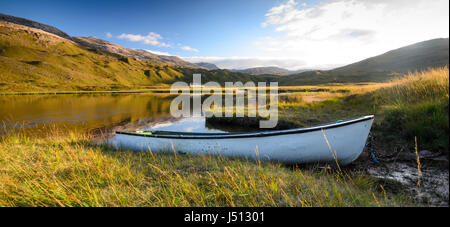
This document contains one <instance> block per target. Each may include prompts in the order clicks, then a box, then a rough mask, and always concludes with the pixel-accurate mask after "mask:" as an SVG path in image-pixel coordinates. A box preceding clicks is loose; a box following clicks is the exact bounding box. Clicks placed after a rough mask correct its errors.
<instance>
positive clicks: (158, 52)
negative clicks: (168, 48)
mask: <svg viewBox="0 0 450 227" xmlns="http://www.w3.org/2000/svg"><path fill="white" fill-rule="evenodd" d="M145 51H147V52H149V53H152V54H157V55H164V56H173V55H172V54H169V53H168V52H162V51H157V50H145Z"/></svg>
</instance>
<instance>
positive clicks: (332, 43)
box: [254, 0, 449, 66]
mask: <svg viewBox="0 0 450 227" xmlns="http://www.w3.org/2000/svg"><path fill="white" fill-rule="evenodd" d="M261 26H262V27H263V28H273V29H274V31H275V32H276V35H274V36H268V37H260V38H259V39H257V40H256V41H255V42H254V44H255V45H256V47H257V48H258V50H259V52H260V53H259V54H260V56H270V57H272V58H289V59H303V60H304V62H305V64H306V65H307V66H317V65H324V64H335V65H342V64H348V63H352V62H355V61H358V60H362V59H365V58H368V57H371V56H375V55H378V54H382V53H384V52H386V51H389V50H392V49H395V48H399V47H402V46H405V45H409V44H413V43H416V42H420V41H424V40H428V39H433V38H442V37H448V36H449V28H448V27H449V1H448V0H434V1H427V0H415V1H414V2H412V1H408V0H379V1H369V0H359V1H357V0H334V1H326V2H323V3H319V4H318V5H314V6H311V5H308V6H307V7H306V5H303V4H299V3H298V2H296V1H295V0H289V1H287V2H285V3H283V4H281V5H279V6H276V7H273V8H271V9H270V10H268V12H267V14H266V19H265V21H264V22H263V23H262V24H261Z"/></svg>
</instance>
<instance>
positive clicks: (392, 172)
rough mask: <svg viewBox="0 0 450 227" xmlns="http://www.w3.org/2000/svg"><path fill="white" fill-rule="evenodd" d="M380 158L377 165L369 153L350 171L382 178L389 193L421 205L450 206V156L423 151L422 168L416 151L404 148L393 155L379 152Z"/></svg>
mask: <svg viewBox="0 0 450 227" xmlns="http://www.w3.org/2000/svg"><path fill="white" fill-rule="evenodd" d="M380 153H381V154H380ZM377 156H378V157H377V160H378V163H375V162H374V161H373V159H372V157H371V155H370V153H369V152H368V151H367V150H366V151H365V152H364V153H363V154H362V155H361V157H360V158H359V159H358V160H357V161H355V162H354V163H353V164H351V165H350V166H349V167H348V168H351V169H357V170H360V171H363V172H365V173H366V174H368V175H369V176H372V177H375V178H377V179H380V181H381V184H382V185H384V188H385V189H386V191H387V192H388V193H391V194H393V195H396V194H399V193H401V194H405V195H406V196H408V197H410V198H412V199H413V200H414V201H415V202H416V203H417V205H419V206H447V207H448V206H449V196H448V194H449V157H448V154H445V153H433V152H429V151H421V152H419V163H420V165H419V164H418V162H417V155H416V154H415V152H411V151H405V150H403V149H399V150H398V151H397V152H394V153H393V154H391V155H384V154H382V151H381V152H380V151H379V152H378V155H377ZM419 166H420V171H419Z"/></svg>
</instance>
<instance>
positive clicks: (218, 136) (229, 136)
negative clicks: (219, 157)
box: [116, 115, 375, 139]
mask: <svg viewBox="0 0 450 227" xmlns="http://www.w3.org/2000/svg"><path fill="white" fill-rule="evenodd" d="M374 118H375V116H374V115H369V116H365V117H361V118H356V119H352V120H347V121H342V122H336V123H332V124H326V125H321V126H313V127H306V128H296V129H287V130H276V131H265V132H251V133H248V132H244V133H242V132H237V133H190V136H184V135H181V134H180V133H183V132H171V131H144V132H149V133H150V132H151V133H158V132H162V133H168V134H171V133H173V134H174V135H158V134H151V135H150V134H141V133H135V132H123V131H116V134H119V135H129V136H140V137H150V138H162V139H233V138H249V137H268V136H279V135H288V134H300V133H307V132H313V131H318V130H325V129H331V128H337V127H342V126H347V125H351V124H356V123H359V122H363V121H368V120H372V119H374ZM193 135H195V136H193Z"/></svg>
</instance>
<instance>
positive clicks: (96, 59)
mask: <svg viewBox="0 0 450 227" xmlns="http://www.w3.org/2000/svg"><path fill="white" fill-rule="evenodd" d="M193 73H201V74H202V75H203V81H204V82H206V81H208V80H214V81H223V82H224V81H236V80H243V81H248V80H252V79H253V80H256V79H257V78H256V77H251V76H249V75H246V74H242V73H234V72H230V71H225V70H214V71H208V70H202V69H188V68H180V67H176V66H167V65H163V64H158V63H153V62H150V61H140V60H136V59H134V58H125V57H120V56H117V55H112V54H109V53H104V52H101V51H99V50H94V49H90V48H88V47H83V46H80V45H79V44H76V43H74V42H72V41H70V40H67V39H64V38H61V37H59V36H56V35H54V34H50V33H47V32H44V31H42V30H39V29H35V28H30V27H26V26H22V25H17V24H12V23H8V22H3V21H0V92H25V91H26V92H30V91H74V90H77V91H80V90H81V91H98V90H126V89H145V88H149V87H150V86H168V85H167V84H171V83H173V82H175V81H187V82H189V81H191V80H192V74H193Z"/></svg>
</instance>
